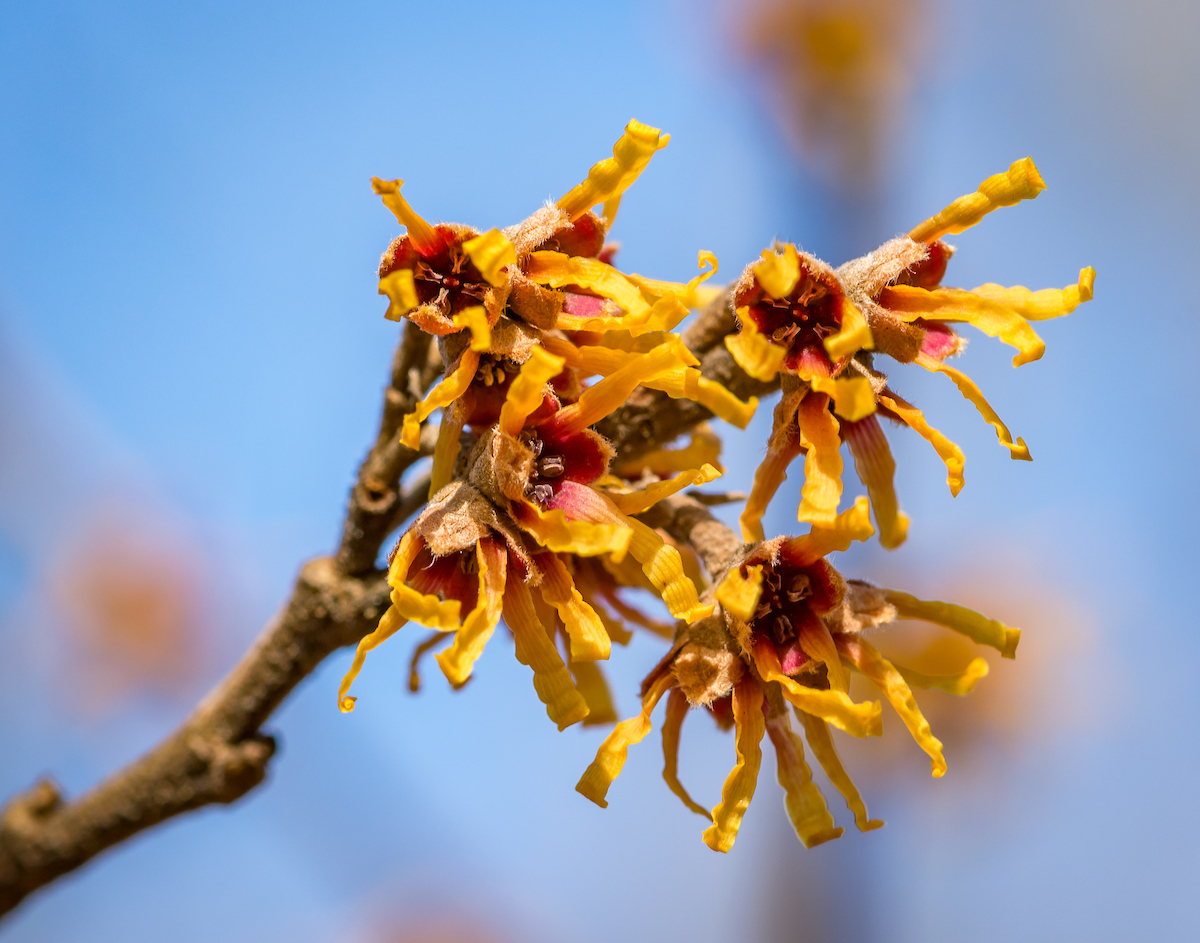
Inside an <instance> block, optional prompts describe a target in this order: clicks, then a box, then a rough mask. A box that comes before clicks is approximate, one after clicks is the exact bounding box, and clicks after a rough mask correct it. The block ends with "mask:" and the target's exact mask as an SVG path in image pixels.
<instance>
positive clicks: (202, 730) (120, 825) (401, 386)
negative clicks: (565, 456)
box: [0, 296, 777, 915]
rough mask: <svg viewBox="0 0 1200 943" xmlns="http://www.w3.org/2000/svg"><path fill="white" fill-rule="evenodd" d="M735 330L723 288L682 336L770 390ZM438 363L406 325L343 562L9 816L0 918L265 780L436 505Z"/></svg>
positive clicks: (683, 516)
mask: <svg viewBox="0 0 1200 943" xmlns="http://www.w3.org/2000/svg"><path fill="white" fill-rule="evenodd" d="M734 326H735V322H734V319H733V311H732V307H731V304H730V302H729V298H728V296H722V297H721V298H719V299H717V301H716V302H714V303H713V304H712V305H710V306H709V307H708V308H707V309H706V310H705V311H704V312H702V313H701V315H700V317H699V318H698V319H697V321H696V323H695V324H694V325H693V326H692V328H691V329H690V330H689V331H688V332H687V333H686V334H685V335H684V339H685V342H686V343H688V344H689V346H690V347H691V349H692V350H693V351H694V352H695V353H696V354H697V356H698V357H700V359H701V372H702V373H703V374H704V375H705V376H707V377H709V378H710V379H713V380H717V381H719V382H721V383H724V384H725V385H726V386H727V387H728V388H729V389H731V390H732V391H734V392H735V393H736V394H737V395H739V396H742V397H746V396H750V395H761V394H763V393H766V392H770V391H771V390H772V389H773V388H774V385H772V384H763V383H759V382H758V381H755V380H752V379H750V378H749V377H747V376H746V375H745V374H744V373H742V371H741V370H740V369H738V367H737V365H736V364H735V363H734V362H733V358H732V357H731V356H730V355H729V353H728V351H727V350H726V349H725V348H724V346H723V344H722V343H721V341H722V339H723V338H724V337H725V335H726V334H728V333H730V332H732V331H733V330H734ZM441 370H442V363H441V359H440V357H439V355H438V351H437V348H436V347H435V346H434V345H432V344H431V343H430V337H429V335H427V334H425V333H424V332H423V331H421V330H420V329H418V328H417V327H416V326H415V325H414V324H412V323H410V322H406V323H405V327H404V333H403V336H402V339H401V342H400V344H399V346H398V347H397V350H396V355H395V358H394V360H393V364H392V376H391V383H390V385H389V387H388V388H387V390H386V392H385V395H384V405H383V415H382V418H381V420H380V426H379V433H378V435H377V436H376V439H375V444H374V445H373V446H372V447H371V449H370V451H369V452H368V454H367V457H366V459H364V461H363V463H362V465H361V467H360V468H359V471H358V477H357V480H356V482H355V485H354V488H353V490H352V491H351V494H350V501H349V506H348V508H347V511H346V518H345V523H344V525H343V528H342V538H341V543H340V546H339V548H338V551H337V554H336V556H334V557H322V558H319V559H316V560H313V561H311V562H309V563H308V564H307V565H305V567H304V568H303V570H302V571H301V573H300V576H299V578H298V579H297V581H296V585H295V587H294V588H293V590H292V594H291V598H290V599H289V600H288V602H287V604H286V606H284V608H283V610H282V612H281V613H280V614H279V615H278V616H277V617H276V618H275V619H274V620H273V621H272V622H271V623H270V624H269V625H268V626H267V627H266V628H265V629H264V630H263V632H262V634H261V635H260V636H259V638H258V639H257V640H256V641H255V643H254V645H253V646H252V647H251V648H250V650H249V651H248V652H247V653H246V654H245V655H244V656H243V657H242V658H241V660H240V661H239V662H238V664H237V665H236V666H235V667H234V669H233V671H232V672H230V674H229V675H228V676H227V677H226V678H225V679H224V680H223V681H222V682H221V683H220V684H219V685H218V686H217V688H216V689H215V690H214V691H213V692H212V693H210V694H209V695H208V696H207V697H206V698H205V699H204V701H203V702H202V703H201V704H200V705H199V706H198V707H197V708H196V710H195V711H194V712H193V713H192V714H191V716H189V717H188V719H187V720H186V721H184V723H183V724H182V725H181V726H180V727H179V728H178V729H177V730H176V731H175V732H174V733H173V734H171V735H170V736H169V737H167V738H166V739H165V740H164V741H163V742H162V743H160V744H159V745H158V746H156V747H155V748H154V749H152V750H151V751H150V752H149V753H147V754H145V755H144V756H142V757H141V758H139V759H137V760H135V761H134V762H133V763H131V764H129V765H128V766H127V767H126V768H125V769H123V770H121V771H120V772H118V773H117V774H115V775H114V776H112V777H111V778H109V779H107V780H105V781H104V782H102V783H100V784H99V785H98V786H96V787H95V788H93V789H92V790H90V791H89V792H87V793H85V794H83V795H82V796H80V797H79V798H78V799H75V800H74V801H66V800H64V799H63V797H62V795H61V794H60V793H59V790H58V788H57V787H56V786H55V785H54V783H53V782H51V781H50V780H42V781H41V782H39V783H38V784H37V785H35V786H34V787H33V788H32V789H30V790H28V791H27V792H25V793H22V794H21V795H18V796H16V797H15V798H13V799H12V800H11V801H10V802H9V803H8V804H7V806H5V807H4V808H3V810H0V915H2V914H4V913H7V912H9V911H10V910H12V909H13V908H14V907H16V906H17V905H18V904H19V903H20V902H21V901H22V900H23V899H24V898H25V897H26V896H27V895H28V894H30V893H31V892H33V891H35V890H37V889H38V888H40V887H43V886H45V885H46V884H48V883H50V882H51V881H53V880H54V879H55V878H57V877H59V876H60V875H63V874H66V873H67V872H69V871H72V870H74V869H75V868H78V867H80V866H81V865H83V864H84V863H85V862H87V861H89V860H90V859H91V858H93V857H94V856H95V855H97V854H99V853H100V852H101V851H103V850H104V849H106V848H110V847H111V846H113V845H115V844H117V843H118V842H121V841H123V840H125V839H127V838H129V837H131V836H133V835H136V834H137V833H138V832H141V831H144V830H145V829H147V828H150V827H152V826H154V825H156V824H158V823H159V822H162V821H164V820H166V819H169V818H171V817H172V816H175V815H179V814H180V813H183V812H187V811H190V810H192V809H198V808H200V807H202V806H205V805H211V804H214V803H230V802H234V801H235V800H237V799H239V798H241V797H242V796H243V795H245V794H246V793H247V792H249V791H250V790H251V789H253V788H254V787H255V786H257V785H258V784H259V783H260V782H262V781H263V779H264V778H265V776H266V769H267V764H268V763H269V762H270V759H271V757H272V755H273V754H274V752H275V741H274V739H273V738H272V737H270V736H268V735H264V734H263V733H261V731H260V728H261V727H262V725H263V724H264V723H265V722H266V721H267V719H268V718H269V717H270V716H271V714H272V713H273V712H274V710H275V709H276V708H277V707H278V706H279V705H280V703H282V701H283V699H284V698H285V697H287V695H288V694H289V693H290V692H291V691H292V689H293V688H295V687H296V685H297V684H299V683H300V682H301V681H302V680H303V679H304V678H305V677H307V676H308V675H309V674H310V673H311V672H312V671H313V670H314V669H315V668H316V667H317V665H318V664H320V663H321V661H323V660H324V659H325V658H326V657H327V656H328V655H330V654H331V653H332V652H334V651H336V650H337V649H339V648H341V647H343V646H346V645H354V644H357V643H358V641H359V640H360V639H361V638H362V637H363V636H364V635H366V634H367V633H368V632H370V631H372V630H373V629H374V628H375V625H376V623H377V622H378V620H379V616H380V615H381V614H382V612H383V611H384V610H385V609H386V608H387V605H388V586H387V582H386V574H385V573H383V572H382V571H380V570H377V569H376V568H375V561H376V560H377V559H378V556H379V551H380V548H381V547H382V546H383V542H384V540H386V539H387V536H388V534H390V533H391V532H392V531H393V530H395V529H396V528H397V527H399V526H401V525H402V524H403V523H404V522H405V521H406V520H407V519H408V518H409V517H411V516H412V515H413V514H414V513H415V512H416V511H417V510H418V509H419V508H420V507H421V505H422V504H424V503H425V500H426V497H427V494H428V490H429V476H428V474H425V475H422V476H419V477H418V478H417V479H416V480H414V481H412V482H411V483H409V484H407V485H405V486H403V487H402V486H401V484H400V479H401V477H402V476H403V474H404V473H405V472H406V471H407V470H408V469H409V468H411V467H412V465H413V464H414V463H415V462H416V461H417V460H418V459H419V458H421V457H422V456H423V455H428V454H430V453H431V452H432V450H433V446H434V443H435V442H436V438H437V427H436V426H429V425H427V426H426V427H425V428H423V429H422V431H421V447H420V448H419V449H418V450H416V451H414V450H413V449H410V448H407V447H406V446H404V445H402V444H401V443H400V438H399V434H400V428H401V425H402V422H403V417H404V415H405V414H406V413H408V412H411V411H412V410H413V408H414V406H415V404H416V403H417V401H418V400H419V399H421V397H422V396H423V395H424V393H425V391H426V390H427V389H428V388H429V386H430V385H431V384H432V383H433V381H434V379H435V378H436V377H437V376H438V374H439V373H440V372H441ZM776 385H777V384H776ZM643 394H645V395H643ZM711 415H712V414H711V413H709V412H708V410H706V409H704V408H703V407H700V406H696V405H695V404H694V403H691V402H688V401H686V400H672V399H669V398H667V397H666V396H665V395H663V394H659V393H652V392H648V391H638V393H637V394H636V395H635V398H634V399H631V400H630V402H629V403H628V404H627V405H626V406H624V407H623V408H622V409H621V410H620V411H619V412H618V413H617V414H615V415H614V416H613V417H610V419H609V420H606V422H605V425H604V429H603V431H605V433H606V434H607V435H608V437H609V438H610V439H612V440H613V443H614V445H615V446H616V447H617V448H618V449H619V450H620V452H621V454H622V455H625V454H628V455H631V456H632V455H637V454H640V453H641V452H644V451H646V449H648V448H649V447H652V446H654V445H657V444H660V443H666V442H669V441H670V440H672V439H674V438H676V437H677V436H679V435H681V434H683V433H684V432H687V431H688V430H689V429H691V428H692V427H694V426H695V425H697V424H698V423H700V422H703V421H705V420H706V419H709V418H711ZM650 514H651V518H652V519H653V516H654V515H657V516H658V519H659V522H657V523H656V524H655V526H662V527H664V528H666V529H667V530H669V531H670V532H671V533H672V534H673V535H674V536H676V537H677V538H678V539H682V540H689V541H691V542H693V544H694V546H696V547H697V549H698V550H699V551H700V552H701V554H702V556H703V557H704V560H705V564H706V565H707V566H708V568H709V570H710V572H713V573H714V574H715V572H716V571H714V569H713V568H714V566H728V565H729V563H728V562H724V563H722V561H729V560H732V555H734V554H735V553H736V552H738V551H740V549H741V542H740V541H738V540H737V538H736V537H735V536H734V535H733V533H732V532H731V531H729V530H728V529H727V528H725V527H724V525H722V524H720V523H719V522H717V521H716V520H715V519H714V518H713V517H712V515H711V514H709V512H708V510H707V509H706V508H705V507H703V505H701V504H700V503H699V502H697V501H695V500H694V499H691V498H687V497H686V496H676V497H675V498H673V499H671V500H670V502H668V503H667V504H665V505H664V507H663V508H662V509H661V510H658V511H652V512H650ZM722 532H723V533H722Z"/></svg>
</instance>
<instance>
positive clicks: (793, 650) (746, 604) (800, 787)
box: [576, 498, 1020, 851]
mask: <svg viewBox="0 0 1200 943" xmlns="http://www.w3.org/2000/svg"><path fill="white" fill-rule="evenodd" d="M873 532H874V530H873V528H872V527H871V523H870V520H869V511H868V508H867V501H866V499H865V498H860V499H858V501H856V502H855V505H854V506H853V507H852V508H851V509H850V510H848V511H845V512H843V513H842V514H840V515H839V516H838V517H837V518H836V519H835V521H834V522H833V524H832V525H829V526H819V525H814V526H813V527H812V529H811V530H810V532H809V533H808V534H805V535H803V536H801V537H794V538H782V537H781V538H776V539H774V540H771V541H767V542H765V543H759V544H755V545H752V546H750V547H748V548H747V549H746V551H745V553H744V556H743V559H742V560H741V561H740V562H738V563H737V564H735V565H734V566H733V567H731V568H730V570H729V571H728V572H727V573H726V575H725V576H724V577H723V578H722V579H721V581H720V582H719V583H718V585H717V587H716V589H715V597H716V599H717V601H718V602H719V603H720V605H721V609H720V611H719V612H717V613H715V614H714V615H713V616H712V617H710V618H707V619H704V620H701V621H698V622H696V623H694V624H692V625H689V626H685V627H681V629H680V632H679V634H678V636H677V638H676V641H675V644H674V646H673V647H672V649H671V651H670V652H669V653H668V655H667V657H666V658H664V659H663V660H662V662H660V664H659V665H658V666H657V667H656V668H655V669H654V671H652V672H651V674H650V675H649V676H648V677H647V678H646V680H645V682H643V686H642V693H643V700H642V710H641V712H640V713H639V714H638V715H637V716H635V717H633V718H631V719H629V720H625V721H622V722H621V723H619V724H618V725H617V726H616V728H615V729H614V730H613V732H612V733H611V734H610V735H609V737H608V738H607V739H606V740H605V742H604V743H603V745H602V746H601V747H600V750H599V751H598V753H597V755H596V759H595V761H594V762H593V763H592V764H591V766H589V767H588V769H587V771H586V772H585V773H584V774H583V777H582V778H581V779H580V781H579V784H578V785H577V786H576V789H577V790H578V791H579V792H580V793H582V794H583V795H584V796H586V797H587V798H589V799H591V800H592V801H594V802H596V803H597V804H599V805H601V806H607V793H608V790H609V787H610V786H611V784H612V783H613V781H614V780H615V779H616V777H617V776H618V775H619V773H620V771H621V769H622V767H623V765H624V763H625V760H626V758H627V755H628V749H629V747H630V746H631V745H632V744H634V743H638V742H640V741H641V740H642V739H644V738H645V737H646V735H647V734H648V733H649V732H650V729H651V715H652V713H653V711H654V709H655V707H656V705H657V704H658V702H659V701H660V700H662V698H663V697H664V696H666V697H667V707H666V715H665V718H664V720H663V733H662V737H663V753H664V761H665V766H664V770H663V777H664V779H665V780H666V782H667V785H668V786H669V788H670V789H671V790H672V792H674V793H675V794H676V795H677V796H678V797H679V798H680V799H681V800H682V801H683V803H684V804H685V805H686V806H687V807H688V808H689V809H690V810H692V811H693V812H696V813H697V814H699V815H701V816H702V817H704V818H705V819H707V820H708V821H709V823H710V824H709V826H708V828H707V829H706V830H705V832H704V836H703V837H704V841H705V843H706V844H707V845H708V846H709V847H710V848H712V849H713V850H715V851H728V850H729V849H730V848H731V847H732V846H733V843H734V840H735V839H736V837H737V833H738V829H739V827H740V824H741V821H742V817H743V816H744V814H745V812H746V809H747V808H748V807H749V805H750V801H751V799H752V798H753V796H754V793H755V790H756V788H757V783H758V776H759V773H760V770H761V767H762V762H763V755H762V739H763V737H764V735H768V736H769V737H770V739H771V741H772V743H773V744H774V746H775V755H776V770H777V776H778V779H779V783H780V785H781V786H783V788H784V792H785V806H786V809H787V813H788V816H789V818H790V819H791V822H792V825H793V827H794V828H795V830H796V833H797V836H798V837H799V838H800V840H801V841H803V842H804V844H805V845H806V846H808V847H812V846H814V845H818V844H821V843H822V842H825V841H829V840H830V839H834V838H838V837H840V836H841V835H842V833H843V830H842V829H841V828H838V827H835V823H834V819H833V816H832V814H831V813H830V811H829V808H828V806H827V804H826V802H825V798H824V796H823V795H822V794H821V791H820V789H819V787H818V786H817V785H816V783H814V782H813V779H812V773H811V770H810V769H809V767H808V765H807V763H806V761H805V754H804V740H807V742H808V745H809V747H810V749H811V750H812V752H813V755H814V756H815V757H816V759H817V762H818V763H819V764H820V765H821V767H822V769H823V770H824V771H825V773H826V775H827V776H828V777H829V780H830V782H831V783H832V784H833V786H834V788H835V789H837V790H838V792H839V793H841V794H842V796H843V798H844V799H845V802H846V805H847V808H848V809H849V811H850V812H851V814H852V815H853V817H854V821H855V824H856V825H857V826H858V828H859V829H860V830H862V831H868V830H871V829H875V828H878V827H880V826H881V825H883V822H882V821H879V820H875V819H871V818H870V817H869V815H868V813H867V809H866V805H865V803H864V802H863V800H862V797H861V795H860V794H859V792H858V789H857V788H856V787H855V785H854V782H853V780H852V779H851V778H850V776H849V775H848V774H847V772H846V770H845V767H844V766H843V765H842V762H841V760H840V758H839V757H838V754H837V750H836V748H835V746H834V742H833V738H832V736H831V734H830V727H836V728H838V729H839V730H841V731H843V732H845V733H848V734H850V735H852V736H855V737H870V736H879V735H880V734H881V733H882V731H883V727H882V723H883V718H882V708H881V705H880V703H879V702H878V701H868V702H855V701H854V700H853V699H852V698H851V697H850V694H849V686H850V685H849V681H850V675H851V673H852V672H856V673H858V674H861V675H863V676H864V677H865V678H866V679H867V680H868V681H870V682H871V683H872V684H873V685H875V686H876V687H877V688H878V689H879V691H880V692H881V693H882V694H883V696H884V697H885V699H886V700H887V701H888V702H889V703H890V705H891V706H892V708H893V709H894V710H895V712H896V714H897V715H898V716H899V718H900V720H901V721H902V722H903V723H904V725H905V726H906V727H907V728H908V730H909V731H910V733H911V734H912V736H913V739H914V740H915V741H916V743H917V744H918V745H919V746H920V747H921V748H922V749H923V750H924V751H925V752H926V753H927V754H928V756H929V758H930V763H931V769H932V772H933V775H934V776H935V777H941V776H942V775H943V774H944V773H945V772H946V761H945V757H944V756H943V749H942V744H941V742H940V741H939V740H938V739H937V738H936V737H935V736H934V735H933V733H932V731H931V730H930V728H929V724H928V723H927V722H926V720H925V718H924V715H923V714H922V713H921V709H920V707H919V706H918V704H917V701H916V698H915V696H914V695H913V691H912V688H913V687H918V688H937V689H939V690H942V691H944V692H947V693H951V694H957V695H963V694H967V693H969V692H970V690H971V689H972V688H973V687H974V685H975V683H976V682H977V681H978V680H979V679H980V678H982V677H983V676H984V675H986V674H987V663H986V662H985V661H984V660H983V659H981V658H975V659H972V660H971V661H970V662H969V663H968V664H967V665H965V666H963V668H962V669H961V670H960V671H958V672H954V673H951V674H947V675H937V676H931V675H926V674H922V673H920V672H918V671H914V670H911V669H908V668H905V667H903V666H901V665H898V664H895V663H893V662H892V661H890V660H888V659H887V658H885V657H884V656H883V655H882V654H881V653H880V651H879V650H878V649H877V648H875V646H874V645H872V644H871V643H870V642H869V641H868V640H867V638H866V635H867V634H868V633H869V632H870V630H872V629H875V628H877V627H878V626H881V625H885V624H887V623H890V622H892V621H894V620H895V619H897V618H902V619H920V620H924V621H927V622H931V623H934V624H936V625H941V626H945V627H946V628H949V629H951V630H953V631H955V632H958V633H961V634H963V635H965V636H967V637H969V638H971V639H972V640H974V641H975V642H977V643H980V644H985V645H990V646H992V647H995V648H997V649H998V650H1000V651H1001V653H1002V654H1003V655H1005V657H1009V658H1011V657H1014V655H1015V653H1016V647H1017V643H1018V641H1019V639H1020V630H1018V629H1014V628H1011V627H1010V626H1006V625H1004V624H1003V623H1000V622H996V621H994V620H991V619H987V618H985V617H984V616H981V615H979V614H978V613H976V612H973V611H971V610H969V609H965V608H963V607H961V606H955V605H952V604H949V603H942V602H934V601H926V600H920V599H917V598H916V597H914V596H911V595H909V594H907V593H902V592H898V591H894V590H888V589H880V588H878V587H875V586H872V585H870V584H869V583H864V582H861V581H857V580H847V579H845V578H844V577H842V575H841V574H840V573H839V572H838V571H837V570H836V569H835V568H834V567H833V566H832V565H831V564H830V563H829V562H828V561H827V560H826V557H827V555H828V554H830V553H833V552H836V551H840V550H845V549H847V548H848V547H849V546H850V544H851V542H852V541H856V540H866V539H867V538H869V537H870V536H872V534H873ZM691 708H704V709H706V710H707V711H708V712H709V713H710V714H711V715H712V716H713V717H714V719H715V720H716V721H717V723H718V724H719V725H721V726H722V727H724V728H726V729H729V728H733V730H734V740H735V746H736V754H737V761H736V764H735V766H734V768H733V770H732V772H731V773H730V774H729V777H728V778H727V779H726V781H725V784H724V787H723V789H722V794H721V800H720V802H719V803H718V804H717V805H716V806H715V807H713V808H712V810H711V811H709V810H708V809H707V808H705V807H704V806H702V805H700V804H699V803H697V802H696V801H695V800H694V799H693V798H692V797H691V795H690V793H689V792H688V790H687V789H686V788H685V787H684V786H683V784H682V783H681V782H680V780H679V776H678V751H679V746H680V734H681V730H682V725H683V721H684V719H685V718H686V716H687V714H688V711H689V710H690V709H691ZM793 714H794V715H795V717H796V719H797V720H798V721H799V724H800V728H801V730H802V731H803V739H802V738H801V736H800V734H799V733H797V732H796V731H795V730H793V729H792V726H791V715H793Z"/></svg>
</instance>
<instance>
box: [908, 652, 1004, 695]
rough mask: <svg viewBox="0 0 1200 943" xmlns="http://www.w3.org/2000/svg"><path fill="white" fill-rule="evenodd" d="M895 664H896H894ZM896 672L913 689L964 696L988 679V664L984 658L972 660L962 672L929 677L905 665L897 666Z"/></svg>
mask: <svg viewBox="0 0 1200 943" xmlns="http://www.w3.org/2000/svg"><path fill="white" fill-rule="evenodd" d="M893 664H895V663H894V662H893ZM896 670H897V671H899V672H900V677H902V678H903V679H904V680H905V681H907V682H908V684H909V685H910V686H911V687H914V688H937V690H939V691H945V692H946V693H947V694H955V695H959V696H962V695H964V694H970V693H971V690H972V689H973V688H974V687H975V684H976V682H977V681H979V679H980V678H985V677H987V673H988V663H987V662H986V661H984V660H983V659H982V658H972V659H971V662H970V664H968V665H967V667H966V668H964V669H963V670H962V671H960V672H957V673H956V674H948V675H927V674H924V673H923V672H920V671H917V670H916V669H915V668H905V667H904V666H903V665H896Z"/></svg>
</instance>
